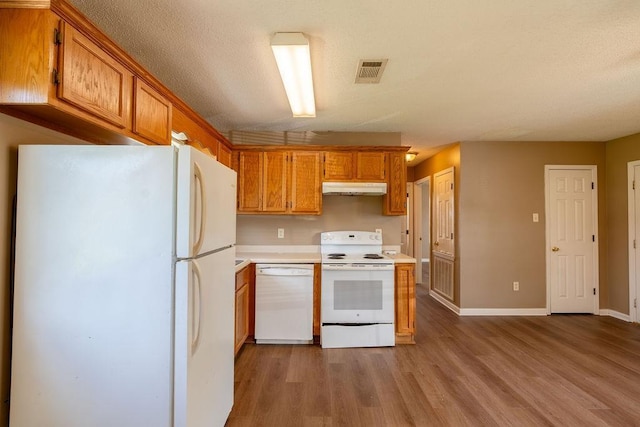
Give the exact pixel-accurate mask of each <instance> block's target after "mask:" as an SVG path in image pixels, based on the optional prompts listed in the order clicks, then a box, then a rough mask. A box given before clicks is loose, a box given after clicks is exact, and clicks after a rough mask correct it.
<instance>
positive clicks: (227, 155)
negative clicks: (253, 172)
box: [218, 141, 231, 168]
mask: <svg viewBox="0 0 640 427" xmlns="http://www.w3.org/2000/svg"><path fill="white" fill-rule="evenodd" d="M218 161H219V162H220V163H222V164H223V165H225V166H226V167H228V168H230V167H231V149H230V148H229V147H227V146H226V145H224V144H223V143H222V142H220V141H218Z"/></svg>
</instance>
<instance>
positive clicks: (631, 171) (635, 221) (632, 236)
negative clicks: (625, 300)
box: [628, 161, 640, 322]
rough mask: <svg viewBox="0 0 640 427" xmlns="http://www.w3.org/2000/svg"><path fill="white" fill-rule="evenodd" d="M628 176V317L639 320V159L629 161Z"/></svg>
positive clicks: (635, 320)
mask: <svg viewBox="0 0 640 427" xmlns="http://www.w3.org/2000/svg"><path fill="white" fill-rule="evenodd" d="M628 176H629V197H628V200H629V201H628V205H629V317H630V320H631V321H632V322H638V321H640V308H638V295H640V250H638V244H639V243H640V237H639V236H638V234H639V232H640V161H635V162H630V163H629V165H628Z"/></svg>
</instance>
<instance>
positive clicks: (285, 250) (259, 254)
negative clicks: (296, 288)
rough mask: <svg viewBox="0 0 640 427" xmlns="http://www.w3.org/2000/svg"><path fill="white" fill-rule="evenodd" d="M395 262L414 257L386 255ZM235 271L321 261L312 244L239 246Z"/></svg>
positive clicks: (316, 248) (410, 259) (405, 261)
mask: <svg viewBox="0 0 640 427" xmlns="http://www.w3.org/2000/svg"><path fill="white" fill-rule="evenodd" d="M387 256H388V257H389V258H391V259H392V260H393V261H394V262H395V263H413V264H415V262H416V259H415V258H412V257H410V256H408V255H404V254H400V253H398V254H394V255H387ZM236 260H237V261H241V262H240V263H239V264H237V265H236V271H240V270H242V269H243V268H244V267H246V266H247V265H249V264H250V263H256V264H258V263H267V264H268V263H278V264H316V263H320V262H322V256H321V254H320V251H319V248H318V247H314V246H271V247H266V246H239V247H237V248H236Z"/></svg>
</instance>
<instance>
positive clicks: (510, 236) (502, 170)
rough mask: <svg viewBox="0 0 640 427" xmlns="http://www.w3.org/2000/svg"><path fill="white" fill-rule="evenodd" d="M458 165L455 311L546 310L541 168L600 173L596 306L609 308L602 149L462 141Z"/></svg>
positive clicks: (600, 146)
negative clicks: (516, 286) (517, 288)
mask: <svg viewBox="0 0 640 427" xmlns="http://www.w3.org/2000/svg"><path fill="white" fill-rule="evenodd" d="M461 164H462V168H461V178H460V185H459V186H460V203H459V205H458V208H459V212H460V223H459V233H458V235H459V236H460V239H459V248H460V259H461V260H462V263H461V269H460V281H461V293H462V296H461V301H460V307H461V308H544V307H546V264H545V256H546V244H545V187H544V166H545V165H554V164H555V165H597V167H598V197H599V208H598V217H599V238H600V306H601V307H602V308H605V307H607V306H608V290H607V281H606V274H605V272H606V270H607V269H606V262H605V261H606V246H607V245H606V241H607V240H606V227H605V222H606V216H605V201H606V191H605V184H604V183H605V170H604V168H605V143H604V142H464V143H462V148H461ZM534 212H537V213H539V216H540V222H538V223H534V222H533V221H532V214H533V213H534ZM514 281H519V282H520V291H519V292H514V291H513V290H512V283H513V282H514Z"/></svg>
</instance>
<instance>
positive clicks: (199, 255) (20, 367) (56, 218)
mask: <svg viewBox="0 0 640 427" xmlns="http://www.w3.org/2000/svg"><path fill="white" fill-rule="evenodd" d="M235 200H236V173H235V172H234V171H232V170H230V169H228V168H226V167H225V166H222V165H221V164H219V163H218V162H216V161H215V160H214V159H212V158H211V157H208V156H206V155H204V154H202V153H200V152H198V151H197V150H194V149H192V148H191V147H188V146H180V147H173V146H164V147H160V146H158V147H143V146H46V145H45V146H36V145H30V146H20V148H19V169H18V202H17V223H16V257H15V260H16V261H15V287H14V322H13V344H12V345H13V354H12V372H11V400H10V425H11V426H12V427H23V426H61V427H62V426H64V427H71V426H83V427H86V426H92V427H96V426H105V427H107V426H109V427H112V426H119V427H123V426H132V427H133V426H135V427H140V426H154V427H160V426H174V427H182V426H189V427H195V426H223V425H224V423H225V421H226V419H227V417H228V415H229V412H230V411H231V407H232V405H233V368H234V352H233V349H234V302H235V298H234V292H235V273H234V258H235V247H234V244H235V235H236V233H235V231H236V219H235V218H236V216H235Z"/></svg>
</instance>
